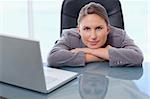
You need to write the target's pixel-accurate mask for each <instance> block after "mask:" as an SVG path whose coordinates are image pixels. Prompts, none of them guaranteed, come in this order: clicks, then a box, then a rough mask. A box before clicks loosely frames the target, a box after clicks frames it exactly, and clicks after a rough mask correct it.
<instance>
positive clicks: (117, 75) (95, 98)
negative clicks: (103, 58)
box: [0, 62, 150, 99]
mask: <svg viewBox="0 0 150 99" xmlns="http://www.w3.org/2000/svg"><path fill="white" fill-rule="evenodd" d="M62 69H65V70H71V71H76V72H79V73H80V75H79V77H77V79H75V80H73V81H71V82H69V83H68V84H66V85H64V86H62V87H61V88H58V89H57V90H55V91H53V92H51V93H49V94H42V93H37V92H34V91H30V90H27V89H23V88H18V87H15V86H12V85H8V84H4V83H0V96H4V97H7V98H8V99H150V76H148V75H150V72H149V70H150V63H148V62H147V63H143V66H142V67H113V68H112V67H109V66H108V63H107V62H102V63H90V64H87V66H85V67H76V68H75V67H64V68H62Z"/></svg>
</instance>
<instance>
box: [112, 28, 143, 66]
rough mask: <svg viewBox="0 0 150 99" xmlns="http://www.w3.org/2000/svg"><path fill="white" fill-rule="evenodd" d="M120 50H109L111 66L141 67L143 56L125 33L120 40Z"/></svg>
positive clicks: (113, 48) (114, 48)
mask: <svg viewBox="0 0 150 99" xmlns="http://www.w3.org/2000/svg"><path fill="white" fill-rule="evenodd" d="M120 42H121V43H120V48H116V47H112V48H110V49H109V65H110V66H141V64H142V62H143V54H142V52H141V50H140V49H139V48H138V46H136V45H135V44H134V42H133V40H132V39H130V38H129V36H128V35H127V34H126V33H125V31H123V35H121V39H120Z"/></svg>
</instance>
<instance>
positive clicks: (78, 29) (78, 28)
mask: <svg viewBox="0 0 150 99" xmlns="http://www.w3.org/2000/svg"><path fill="white" fill-rule="evenodd" d="M77 31H78V33H79V34H80V27H79V25H78V26H77Z"/></svg>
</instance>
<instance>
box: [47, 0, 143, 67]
mask: <svg viewBox="0 0 150 99" xmlns="http://www.w3.org/2000/svg"><path fill="white" fill-rule="evenodd" d="M62 34H63V35H62V37H61V38H60V40H59V41H58V42H57V44H55V46H54V47H53V49H52V50H51V52H50V54H49V56H48V64H49V65H50V66H55V67H56V66H57V67H58V66H85V64H86V63H89V62H99V61H104V60H106V61H109V65H110V66H122V65H126V66H134V65H139V64H142V62H143V55H142V52H141V51H140V49H139V48H138V47H137V46H136V45H135V44H134V42H133V40H132V39H130V38H129V37H128V36H127V34H126V33H125V31H124V30H122V29H119V28H116V27H113V26H111V25H110V24H109V19H108V15H107V13H106V10H105V8H104V7H103V6H102V5H100V4H97V3H93V2H91V3H89V4H87V5H85V6H84V7H83V8H82V9H81V11H80V13H79V17H78V26H77V28H72V29H66V30H64V31H63V33H62Z"/></svg>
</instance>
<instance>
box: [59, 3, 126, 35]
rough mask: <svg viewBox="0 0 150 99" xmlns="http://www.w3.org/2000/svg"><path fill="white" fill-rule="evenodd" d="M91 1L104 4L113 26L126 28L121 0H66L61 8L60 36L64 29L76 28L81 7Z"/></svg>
mask: <svg viewBox="0 0 150 99" xmlns="http://www.w3.org/2000/svg"><path fill="white" fill-rule="evenodd" d="M89 2H96V3H100V4H101V5H103V6H104V7H105V9H106V11H107V13H108V17H109V21H110V24H111V25H112V26H115V27H118V28H122V29H124V21H123V14H122V8H121V3H120V1H119V0H64V1H63V3H62V8H61V26H60V36H61V33H62V30H63V29H68V28H75V27H76V26H77V18H78V14H79V11H80V9H81V8H82V7H83V6H84V5H86V4H88V3H89Z"/></svg>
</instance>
